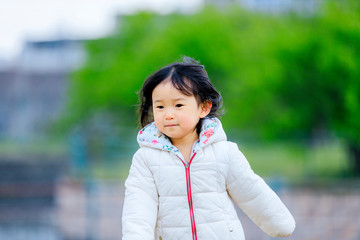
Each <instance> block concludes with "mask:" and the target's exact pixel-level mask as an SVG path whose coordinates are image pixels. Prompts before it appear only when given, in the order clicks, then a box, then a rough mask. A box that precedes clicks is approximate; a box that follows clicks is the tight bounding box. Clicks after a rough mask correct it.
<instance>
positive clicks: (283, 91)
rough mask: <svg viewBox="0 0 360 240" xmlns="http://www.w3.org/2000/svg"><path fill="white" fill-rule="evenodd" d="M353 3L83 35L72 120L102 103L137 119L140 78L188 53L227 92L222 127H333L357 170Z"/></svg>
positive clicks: (152, 22)
mask: <svg viewBox="0 0 360 240" xmlns="http://www.w3.org/2000/svg"><path fill="white" fill-rule="evenodd" d="M348 4H350V5H346V4H344V2H342V5H339V4H335V3H334V4H328V5H326V6H327V7H325V8H322V9H320V11H319V13H318V14H316V15H313V16H304V15H296V14H288V15H276V16H275V15H265V14H258V13H257V14H255V13H250V12H247V11H244V10H243V9H241V8H239V7H237V6H229V7H228V8H222V9H216V8H214V7H205V8H204V9H203V10H202V11H200V12H198V13H196V14H192V15H181V14H171V15H156V14H153V13H138V14H135V15H131V16H124V17H122V18H121V20H120V21H119V25H118V28H117V30H116V31H115V33H114V34H113V35H111V36H109V37H106V38H103V39H98V40H93V41H89V42H88V43H87V44H86V47H87V51H88V59H87V62H86V64H85V66H84V67H83V68H82V69H81V70H79V71H77V72H75V73H74V74H73V77H72V82H71V91H70V97H71V101H70V103H69V108H68V111H67V113H68V114H67V116H68V119H69V121H70V122H71V123H75V122H82V121H83V120H84V119H86V118H88V117H90V116H91V115H92V114H94V113H96V112H99V111H106V112H108V113H111V115H112V116H113V117H114V118H115V119H116V122H117V123H118V124H123V125H131V126H134V127H135V126H136V124H134V123H135V122H136V104H137V94H136V92H137V91H138V90H139V89H140V88H141V85H142V83H143V81H144V79H145V78H146V77H147V76H148V75H150V74H151V73H152V72H154V71H156V70H158V69H159V68H160V67H163V66H165V65H167V64H169V63H171V62H173V61H174V60H176V59H179V58H180V57H181V56H182V55H187V56H191V57H193V58H195V59H199V60H201V62H202V64H204V65H205V66H206V69H207V71H208V72H209V76H210V79H211V81H212V82H213V83H214V85H215V86H216V87H217V88H218V89H219V90H220V92H221V93H222V95H223V98H224V106H225V110H226V114H225V115H224V117H223V119H222V120H223V123H224V126H225V127H227V128H238V129H251V132H252V133H254V134H255V133H259V132H261V133H262V135H263V136H265V137H267V138H269V139H274V138H279V137H283V138H299V137H301V138H304V139H311V138H312V139H313V138H316V137H318V136H319V133H322V132H334V133H336V134H337V136H340V137H343V138H344V139H346V141H347V143H348V145H349V149H351V153H352V155H353V156H354V159H357V160H356V161H354V162H356V163H357V164H355V167H356V168H357V170H358V171H359V172H360V147H359V146H360V135H359V133H360V111H359V110H360V109H359V108H360V101H359V100H360V99H359V93H360V85H359V79H360V78H359V74H360V70H359V69H360V68H359V64H360V57H359V56H360V55H359V48H360V47H359V44H358V43H359V36H360V27H359V26H360V24H359V23H360V21H359V16H360V11H359V8H358V5H356V6H354V4H356V3H355V2H353V1H349V2H348ZM339 19H341V21H339ZM354 153H357V154H354Z"/></svg>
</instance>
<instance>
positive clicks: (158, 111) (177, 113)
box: [152, 79, 211, 144]
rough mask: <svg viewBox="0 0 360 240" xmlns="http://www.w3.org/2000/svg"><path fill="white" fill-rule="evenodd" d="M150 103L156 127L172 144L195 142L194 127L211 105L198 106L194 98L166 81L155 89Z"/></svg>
mask: <svg viewBox="0 0 360 240" xmlns="http://www.w3.org/2000/svg"><path fill="white" fill-rule="evenodd" d="M152 101H153V114H154V120H155V124H156V127H157V128H158V129H159V130H160V131H161V132H162V133H164V134H165V135H167V136H168V137H169V138H170V139H171V141H172V142H173V144H175V143H174V142H176V141H178V142H179V141H183V140H186V139H189V140H191V141H195V140H196V139H197V138H198V135H197V133H196V129H195V128H196V125H197V123H198V122H199V120H200V118H204V117H206V115H207V114H208V113H209V112H210V109H211V103H210V104H200V105H199V104H198V103H197V101H196V99H195V97H194V96H187V95H185V94H183V93H182V92H181V91H179V90H177V89H176V88H175V87H174V86H173V85H172V83H171V81H170V80H168V79H165V80H164V81H163V82H161V83H160V84H159V85H158V86H156V87H155V89H154V90H153V92H152Z"/></svg>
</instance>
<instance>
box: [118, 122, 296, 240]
mask: <svg viewBox="0 0 360 240" xmlns="http://www.w3.org/2000/svg"><path fill="white" fill-rule="evenodd" d="M138 142H139V144H140V146H141V147H140V149H139V150H138V151H137V152H136V153H135V155H134V157H133V161H132V165H131V168H130V172H129V176H128V178H127V180H126V182H125V187H126V191H125V200H124V208H123V218H122V230H123V240H154V239H155V240H158V239H162V240H177V239H179V240H182V239H184V240H191V239H192V230H191V222H190V214H189V204H188V198H187V188H186V177H185V167H184V164H183V163H182V162H181V160H180V159H179V157H180V158H181V159H183V157H182V155H181V153H180V152H179V151H178V150H177V149H176V147H174V146H173V145H171V142H170V140H169V139H168V138H167V137H166V136H165V135H163V134H162V133H161V132H159V131H158V130H157V128H156V126H155V124H154V123H151V124H149V125H148V126H147V127H145V128H143V129H142V130H141V131H140V132H139V134H138ZM193 152H196V156H195V157H194V159H193V161H192V163H191V165H190V171H191V174H190V176H191V190H192V200H193V208H194V214H195V223H196V230H197V238H198V240H211V239H214V240H215V239H219V240H224V239H234V240H244V239H245V237H244V232H243V229H242V226H241V223H240V221H239V219H238V217H237V214H236V211H235V208H234V206H233V203H232V201H231V199H233V200H234V201H235V202H236V203H237V204H238V205H239V206H240V208H241V209H242V210H243V211H244V212H245V213H246V214H247V215H248V216H249V217H250V218H251V219H252V221H254V223H255V224H256V225H258V226H259V227H260V228H261V229H262V230H263V231H264V232H266V233H267V234H269V235H270V236H273V237H276V236H280V235H289V234H291V233H292V232H293V230H294V228H295V221H294V219H293V217H292V215H291V214H290V212H289V211H288V209H287V208H286V207H285V206H284V204H283V203H282V202H281V200H280V199H279V198H278V196H277V195H276V194H275V193H274V192H273V191H272V190H271V189H270V188H269V187H268V186H267V184H266V183H265V182H264V181H263V179H262V178H260V177H259V176H258V175H256V174H255V173H254V172H253V171H252V169H251V168H250V165H249V163H248V161H247V160H246V158H245V157H244V155H243V154H242V153H241V152H240V151H239V149H238V147H237V145H236V144H234V143H232V142H229V141H226V135H225V132H224V130H223V129H222V126H221V123H220V121H219V120H218V119H216V118H213V119H204V121H203V125H202V131H201V133H200V135H199V140H198V141H197V142H196V143H195V144H194V145H193Z"/></svg>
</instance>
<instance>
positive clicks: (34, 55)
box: [0, 39, 86, 139]
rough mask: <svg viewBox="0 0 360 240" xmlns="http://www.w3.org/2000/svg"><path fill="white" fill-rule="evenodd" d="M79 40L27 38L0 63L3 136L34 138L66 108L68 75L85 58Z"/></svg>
mask: <svg viewBox="0 0 360 240" xmlns="http://www.w3.org/2000/svg"><path fill="white" fill-rule="evenodd" d="M85 57H86V55H85V51H84V49H83V47H82V42H81V41H79V40H65V39H62V40H53V41H28V42H26V43H25V45H24V48H23V51H22V52H21V54H20V55H19V56H18V58H17V59H16V61H15V62H14V64H12V65H11V66H10V65H7V66H0V139H1V138H3V139H4V138H9V139H32V138H34V137H35V136H38V135H40V136H41V135H42V134H43V133H44V130H45V128H46V127H47V126H48V125H49V124H50V123H51V122H52V121H53V120H55V119H56V118H57V117H58V116H59V114H60V113H61V111H62V110H63V109H64V107H65V104H66V99H67V98H66V97H67V88H68V84H69V81H68V78H69V74H70V73H71V72H72V71H73V70H75V69H77V68H79V67H80V66H81V65H82V64H83V62H84V60H85Z"/></svg>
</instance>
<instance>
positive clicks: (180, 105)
mask: <svg viewBox="0 0 360 240" xmlns="http://www.w3.org/2000/svg"><path fill="white" fill-rule="evenodd" d="M182 106H184V105H182V104H176V107H177V108H181V107H182Z"/></svg>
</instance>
